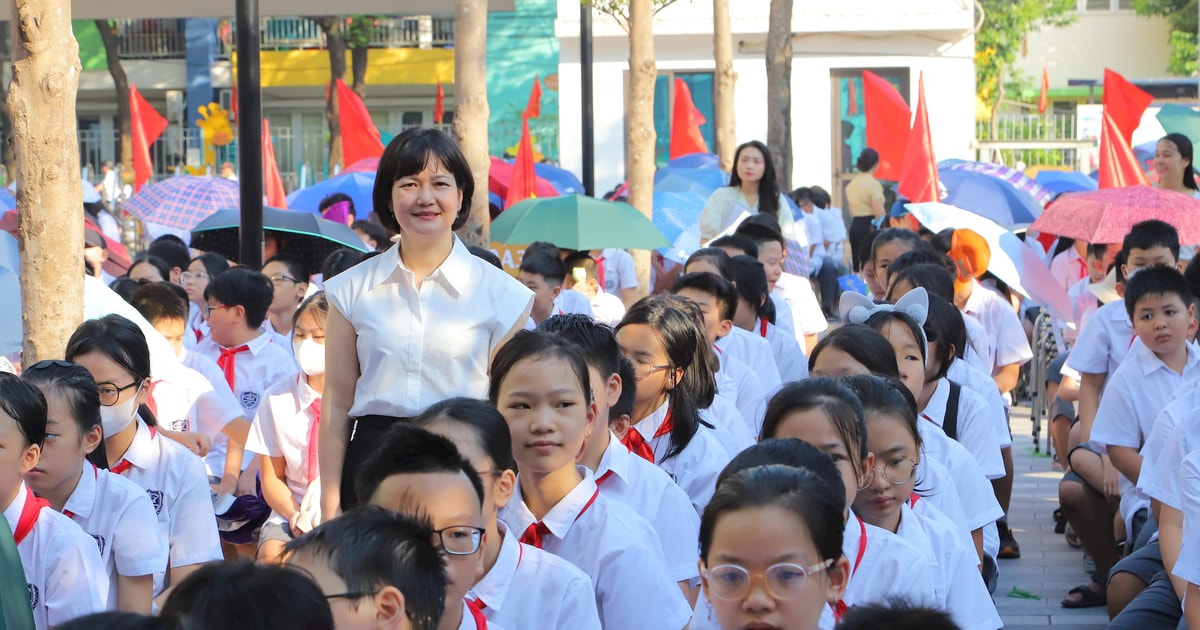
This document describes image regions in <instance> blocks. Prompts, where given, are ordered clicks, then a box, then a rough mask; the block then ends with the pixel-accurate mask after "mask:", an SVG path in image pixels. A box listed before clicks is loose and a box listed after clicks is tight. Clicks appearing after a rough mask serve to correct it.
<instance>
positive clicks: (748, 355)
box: [716, 326, 783, 394]
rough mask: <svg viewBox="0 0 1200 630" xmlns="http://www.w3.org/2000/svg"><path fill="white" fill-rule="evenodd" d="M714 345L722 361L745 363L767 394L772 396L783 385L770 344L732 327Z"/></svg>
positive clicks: (756, 336) (752, 334) (754, 335)
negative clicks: (730, 360)
mask: <svg viewBox="0 0 1200 630" xmlns="http://www.w3.org/2000/svg"><path fill="white" fill-rule="evenodd" d="M716 345H717V349H718V350H720V351H721V358H722V359H724V358H725V357H731V358H734V359H737V360H738V361H741V362H742V363H745V364H746V366H747V367H749V368H750V371H751V373H752V374H753V376H754V378H756V379H758V382H760V383H762V386H763V390H764V391H766V392H767V393H768V394H773V393H774V392H775V390H777V389H779V386H780V385H782V384H783V381H782V379H780V378H779V368H778V367H777V366H776V365H775V358H774V356H772V354H771V344H770V343H768V342H767V340H766V339H763V338H762V337H759V336H758V335H756V334H754V333H752V332H750V331H748V330H742V329H741V328H738V327H737V326H734V327H733V329H732V330H730V331H729V334H728V335H725V336H724V337H721V338H720V339H718V340H717V344H716ZM739 382H740V381H739Z"/></svg>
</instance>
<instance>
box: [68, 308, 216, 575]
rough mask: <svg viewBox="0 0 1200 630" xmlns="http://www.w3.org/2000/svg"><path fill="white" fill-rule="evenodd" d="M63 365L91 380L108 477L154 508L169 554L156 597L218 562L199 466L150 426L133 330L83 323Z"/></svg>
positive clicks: (138, 340) (142, 345) (140, 348)
mask: <svg viewBox="0 0 1200 630" xmlns="http://www.w3.org/2000/svg"><path fill="white" fill-rule="evenodd" d="M65 358H66V360H67V361H71V362H73V363H78V364H79V365H82V366H83V367H84V368H86V369H87V371H88V372H89V373H90V374H91V375H92V378H93V379H95V380H96V383H97V389H98V391H99V392H100V405H101V407H100V425H101V428H102V429H103V431H104V450H105V454H106V455H107V456H108V464H109V470H110V471H111V472H113V473H115V474H118V475H121V476H123V477H125V478H126V479H128V480H130V481H132V482H134V483H136V484H137V485H138V486H140V487H141V488H143V489H144V490H145V491H146V494H147V495H149V496H150V502H151V503H153V504H154V512H155V513H156V514H157V515H158V525H159V534H160V535H161V536H162V537H163V538H164V539H165V540H166V541H167V545H168V547H169V548H170V566H168V567H167V570H166V574H165V575H164V574H160V573H156V574H155V576H154V595H155V597H158V596H159V595H160V594H161V593H162V592H163V591H164V589H166V588H167V587H169V586H171V585H172V584H175V583H178V582H179V581H180V580H182V579H183V578H184V577H186V576H187V574H189V573H191V572H192V571H195V570H196V569H197V568H198V567H199V565H201V564H204V563H206V562H212V561H214V560H219V559H221V557H222V555H221V546H220V543H219V541H218V538H217V527H216V522H215V521H214V520H213V506H212V498H211V494H210V492H209V488H208V484H207V478H208V476H207V475H206V474H205V471H204V462H203V461H202V460H201V459H200V458H199V457H197V456H196V455H195V454H193V453H192V452H190V451H188V450H187V449H186V448H185V447H183V446H181V445H180V444H178V443H177V442H174V441H171V440H167V439H163V438H162V437H161V436H159V435H158V431H157V429H156V428H155V427H154V425H152V424H150V422H153V418H154V415H153V413H151V412H150V410H149V408H147V407H146V406H145V404H146V400H147V399H148V398H149V392H148V390H149V384H150V382H151V379H152V376H151V374H150V349H149V347H148V346H147V345H146V337H145V335H143V334H142V331H141V329H139V328H138V327H137V325H136V324H134V323H133V322H131V321H129V320H128V319H125V318H124V317H121V316H119V315H107V316H105V317H102V318H100V319H92V320H88V321H86V322H84V323H83V324H81V325H80V326H79V328H76V329H75V332H74V333H73V334H72V335H71V338H70V340H68V341H67V351H66V357H65Z"/></svg>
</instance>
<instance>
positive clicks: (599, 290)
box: [562, 250, 625, 326]
mask: <svg viewBox="0 0 1200 630" xmlns="http://www.w3.org/2000/svg"><path fill="white" fill-rule="evenodd" d="M622 251H623V250H622ZM566 266H567V279H566V283H565V284H564V285H563V286H564V287H566V288H567V289H569V290H571V291H577V292H579V293H582V294H583V295H584V297H586V298H587V299H588V300H590V301H591V307H592V316H593V317H594V318H595V319H596V321H598V322H600V323H602V324H605V325H606V326H616V325H617V324H618V323H620V322H621V318H622V317H624V316H625V304H624V303H623V302H622V301H621V298H619V297H617V296H616V295H614V294H612V293H608V292H606V291H605V289H604V286H603V285H602V284H600V278H599V276H598V275H597V271H598V269H599V266H598V265H597V263H596V261H594V260H592V259H591V258H590V257H589V256H588V255H587V254H585V253H583V252H576V253H574V254H571V255H569V256H567V259H566ZM562 314H564V315H565V314H567V313H562Z"/></svg>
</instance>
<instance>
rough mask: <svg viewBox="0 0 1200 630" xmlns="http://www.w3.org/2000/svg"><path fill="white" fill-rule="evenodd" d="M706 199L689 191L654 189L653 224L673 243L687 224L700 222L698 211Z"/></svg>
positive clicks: (700, 210)
mask: <svg viewBox="0 0 1200 630" xmlns="http://www.w3.org/2000/svg"><path fill="white" fill-rule="evenodd" d="M707 200H708V199H707V197H702V196H700V195H698V194H696V193H691V192H666V191H655V193H654V225H655V227H657V228H658V230H659V231H660V232H662V233H663V236H665V237H667V240H669V241H671V242H672V243H674V242H675V240H676V239H678V238H679V236H680V235H682V234H683V233H684V231H685V230H687V228H688V227H689V226H692V225H698V224H699V223H700V213H701V212H703V211H704V204H705V203H706V202H707Z"/></svg>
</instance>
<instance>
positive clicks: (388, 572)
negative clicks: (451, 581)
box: [286, 506, 446, 630]
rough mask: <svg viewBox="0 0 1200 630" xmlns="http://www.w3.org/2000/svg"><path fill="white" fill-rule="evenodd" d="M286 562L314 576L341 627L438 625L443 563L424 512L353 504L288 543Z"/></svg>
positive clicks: (393, 629) (418, 628)
mask: <svg viewBox="0 0 1200 630" xmlns="http://www.w3.org/2000/svg"><path fill="white" fill-rule="evenodd" d="M286 558H287V565H288V566H290V567H292V568H294V569H297V570H299V571H302V572H304V573H307V574H309V575H310V576H312V578H313V580H314V581H316V583H317V586H318V587H319V588H320V590H321V591H322V592H323V593H324V595H325V599H326V600H327V601H328V602H329V608H330V609H331V610H332V611H333V623H334V627H336V628H337V629H338V630H374V629H380V630H437V628H438V620H439V619H441V617H442V608H443V606H444V602H445V600H446V569H445V566H444V564H443V560H442V555H441V554H440V553H438V548H437V543H436V542H435V535H434V531H433V528H432V527H431V526H430V524H429V521H428V520H427V518H426V517H424V516H421V517H413V516H407V515H404V514H397V513H395V512H392V511H390V510H385V509H383V508H380V507H376V506H365V507H361V508H358V509H355V510H351V511H349V512H347V513H345V514H343V515H341V516H339V517H337V518H335V519H333V520H331V521H329V522H327V523H322V524H321V525H319V526H318V527H317V528H316V529H314V530H312V531H311V532H308V533H307V534H305V535H303V536H301V537H299V538H297V539H295V540H293V541H291V542H289V543H288V544H287V551H286Z"/></svg>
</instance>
